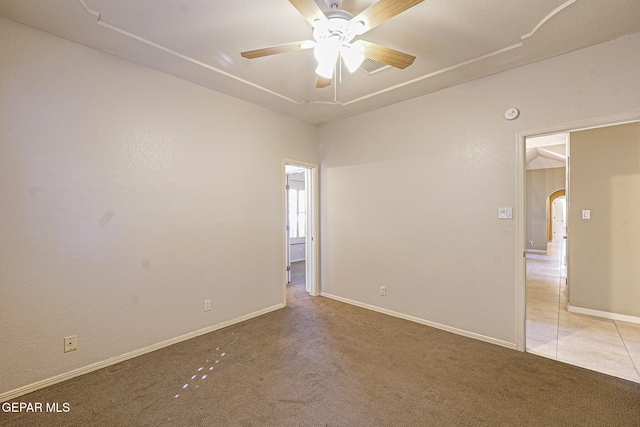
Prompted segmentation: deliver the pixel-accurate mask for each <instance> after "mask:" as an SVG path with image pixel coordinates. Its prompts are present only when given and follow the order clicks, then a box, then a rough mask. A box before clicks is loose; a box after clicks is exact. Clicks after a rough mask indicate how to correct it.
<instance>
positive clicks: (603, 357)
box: [516, 119, 640, 382]
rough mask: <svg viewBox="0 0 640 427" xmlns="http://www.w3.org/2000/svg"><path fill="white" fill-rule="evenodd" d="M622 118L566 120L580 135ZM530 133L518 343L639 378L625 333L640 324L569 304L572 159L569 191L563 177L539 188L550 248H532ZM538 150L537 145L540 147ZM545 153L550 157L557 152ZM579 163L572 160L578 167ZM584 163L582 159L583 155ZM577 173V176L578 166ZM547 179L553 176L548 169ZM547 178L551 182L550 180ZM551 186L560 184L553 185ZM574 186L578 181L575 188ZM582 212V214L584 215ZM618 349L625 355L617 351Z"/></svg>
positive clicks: (522, 141) (523, 186) (521, 201)
mask: <svg viewBox="0 0 640 427" xmlns="http://www.w3.org/2000/svg"><path fill="white" fill-rule="evenodd" d="M631 121H637V119H636V120H627V122H631ZM622 122H623V121H618V122H613V123H590V124H585V123H582V124H581V126H575V127H569V126H567V127H566V129H567V131H566V132H567V133H568V129H575V130H571V134H574V132H576V133H575V134H574V135H577V132H578V131H582V130H591V129H594V128H602V127H609V126H612V127H613V126H615V125H617V124H621V123H622ZM571 134H570V136H571ZM576 138H577V136H576ZM530 139H535V137H529V136H528V135H519V136H518V141H519V142H518V143H519V157H518V165H519V166H518V169H519V174H518V175H519V176H520V178H519V182H518V187H519V189H520V191H521V193H520V191H519V196H518V206H519V211H520V212H519V214H518V215H517V217H516V218H517V220H518V230H519V233H518V234H519V236H518V248H519V255H518V256H519V257H521V258H520V261H519V263H518V264H519V265H518V276H519V279H518V280H519V282H518V292H517V293H518V296H517V298H518V313H519V314H518V328H519V330H518V336H517V348H518V349H519V350H522V351H527V352H531V353H534V354H537V355H540V356H544V357H549V358H551V359H554V360H558V361H561V362H564V363H569V364H573V365H576V366H581V367H584V368H587V369H591V370H594V371H599V372H603V373H606V374H609V375H613V376H618V377H621V378H625V379H629V380H631V381H636V382H640V377H638V374H639V373H640V364H639V362H640V361H638V360H634V357H633V354H632V353H631V352H629V351H628V348H629V345H628V343H627V336H632V335H631V334H629V333H627V330H631V331H635V332H632V334H636V335H635V336H637V331H639V329H638V327H637V326H634V325H630V324H629V323H624V322H623V321H620V322H619V321H618V320H616V319H614V320H611V319H604V318H602V317H598V316H595V317H594V316H592V315H585V314H587V313H580V314H578V313H579V312H578V311H576V310H571V306H570V304H569V293H568V291H569V287H571V282H567V261H568V262H571V259H570V258H569V259H567V258H568V256H567V254H568V252H569V251H568V250H567V248H568V245H572V246H575V245H576V244H577V243H576V241H577V240H576V239H575V237H574V239H573V240H572V230H573V232H574V236H575V235H577V234H576V230H577V228H576V227H577V226H576V219H575V215H574V216H571V215H568V213H570V212H571V208H572V207H571V206H570V203H571V201H575V197H574V198H573V199H572V198H571V197H569V196H570V192H571V188H570V187H569V182H570V181H571V177H572V175H571V171H570V165H569V163H570V162H567V169H566V178H565V180H564V184H565V185H564V187H565V188H566V194H565V190H564V188H560V187H561V186H562V184H563V183H562V182H561V181H560V180H558V182H551V184H550V185H551V187H550V188H549V187H547V188H545V189H543V190H540V191H538V194H537V195H538V196H540V199H539V201H538V203H542V202H541V200H543V198H544V199H546V203H545V204H546V209H547V215H546V220H547V221H546V224H545V229H546V230H545V235H546V236H545V237H546V238H545V239H544V240H546V242H545V243H546V248H545V250H544V251H534V250H530V247H531V246H532V245H533V244H534V243H535V242H532V238H531V237H530V236H531V234H530V232H531V226H530V222H531V221H530V219H531V218H529V217H530V216H532V215H534V213H532V212H530V209H529V206H528V205H529V204H530V199H529V196H530V192H531V191H532V188H534V191H535V187H532V183H531V182H529V181H530V179H531V178H532V177H531V173H530V172H529V171H528V170H527V169H528V168H527V163H528V160H530V159H532V158H533V157H535V156H534V155H532V154H531V148H532V147H530V146H529V144H528V142H529V140H530ZM545 149H546V148H543V150H545ZM536 151H538V149H537V148H536ZM568 154H569V153H568V152H567V155H568ZM574 154H575V153H574ZM542 157H547V158H549V159H551V158H552V157H555V156H542ZM567 158H568V156H567ZM545 161H547V160H546V159H545ZM576 164H577V163H575V162H574V169H575V166H576ZM582 164H583V165H584V161H583V163H582ZM576 170H577V169H576ZM573 177H574V178H576V174H575V170H574V175H573ZM547 179H549V176H548V175H547ZM576 179H577V178H576ZM574 181H575V179H574ZM547 184H548V185H549V182H547ZM574 184H575V182H574ZM553 187H555V188H558V190H556V191H551V188H553ZM575 188H576V187H575V186H574V190H575ZM574 204H575V203H574ZM577 209H580V207H574V210H575V212H580V211H578V210H577ZM575 212H574V213H575ZM554 217H555V218H554ZM568 217H570V218H571V219H572V220H573V222H572V223H573V224H574V225H573V226H572V225H571V223H569V224H568V223H567V222H568V221H571V220H570V219H569V220H568ZM578 218H579V217H578ZM584 218H585V217H584V216H583V217H582V219H583V220H584ZM587 219H588V216H587ZM579 220H580V219H578V220H577V221H579ZM567 228H568V232H567ZM523 249H524V251H523ZM574 267H575V264H574ZM574 286H575V283H574ZM532 303H533V304H532ZM614 347H615V348H614ZM585 349H588V350H585ZM619 354H620V355H622V356H623V357H618V355H619ZM614 355H615V356H614ZM634 364H635V366H634Z"/></svg>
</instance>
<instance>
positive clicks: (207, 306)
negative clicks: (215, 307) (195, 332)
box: [204, 299, 211, 311]
mask: <svg viewBox="0 0 640 427" xmlns="http://www.w3.org/2000/svg"><path fill="white" fill-rule="evenodd" d="M204 311H211V300H210V299H206V300H204Z"/></svg>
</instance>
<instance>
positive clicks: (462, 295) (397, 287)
mask: <svg viewBox="0 0 640 427" xmlns="http://www.w3.org/2000/svg"><path fill="white" fill-rule="evenodd" d="M639 69H640V35H634V36H630V37H626V38H623V39H618V40H615V41H612V42H610V43H606V44H602V45H598V46H595V47H591V48H588V49H584V50H580V51H576V52H573V53H570V54H566V55H562V56H559V57H555V58H552V59H549V60H546V61H542V62H538V63H535V64H532V65H529V66H525V67H521V68H517V69H514V70H512V71H509V72H505V73H500V74H498V75H495V76H490V77H487V78H483V79H480V80H476V81H472V82H469V83H466V84H463V85H460V86H456V87H453V88H449V89H446V90H442V91H439V92H436V93H432V94H428V95H424V96H420V97H417V98H415V99H412V100H409V101H406V102H402V103H399V104H396V105H392V106H389V107H386V108H382V109H379V110H376V111H372V112H369V113H366V114H362V115H359V116H354V117H351V118H348V119H345V120H341V121H338V122H335V123H331V124H328V125H325V126H321V127H320V129H319V133H318V137H319V143H320V157H321V171H320V173H321V200H322V203H321V230H322V232H321V243H322V251H321V258H322V270H321V284H322V292H323V294H324V295H328V296H335V297H337V298H340V299H343V300H349V301H351V302H354V303H357V304H361V305H366V306H372V307H377V308H378V309H380V310H384V311H387V312H393V313H396V314H398V315H401V316H404V317H413V318H414V319H416V320H419V321H424V322H427V323H432V324H436V325H440V326H442V327H445V328H448V329H453V330H457V331H458V332H460V333H464V334H468V335H471V336H476V337H480V338H482V339H486V340H488V341H492V342H497V343H500V344H503V345H507V346H515V345H516V339H517V329H518V326H517V325H518V324H519V323H520V319H516V311H517V310H516V281H517V266H518V263H519V262H521V259H522V258H521V257H522V251H523V250H524V247H522V248H516V221H515V220H500V219H498V208H499V207H509V206H512V207H515V206H516V197H517V192H518V191H520V189H519V188H517V185H516V182H517V179H518V177H517V176H516V173H517V170H518V168H517V163H516V162H517V161H523V159H520V160H517V155H516V154H517V151H518V150H517V148H518V144H517V141H516V133H518V132H522V133H525V134H528V135H531V133H530V131H535V130H539V131H544V130H551V129H553V130H560V129H559V127H561V126H562V125H564V124H566V125H567V126H571V125H572V124H576V123H578V122H581V121H583V120H587V119H593V118H604V117H610V116H613V115H619V114H623V113H625V114H626V113H628V112H638V114H639V115H640V91H638V90H637V88H638V87H640V73H638V70H639ZM509 107H516V108H519V109H520V111H521V115H520V118H518V119H517V120H515V121H512V122H509V121H506V120H505V119H504V117H503V113H504V111H505V110H506V109H507V108H509ZM514 215H518V212H515V211H514ZM381 285H384V286H386V287H387V296H385V297H382V296H379V287H380V286H381Z"/></svg>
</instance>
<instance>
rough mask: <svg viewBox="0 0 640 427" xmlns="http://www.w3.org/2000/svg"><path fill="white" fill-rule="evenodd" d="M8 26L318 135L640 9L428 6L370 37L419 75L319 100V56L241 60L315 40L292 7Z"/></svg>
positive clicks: (583, 0)
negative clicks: (261, 110) (336, 123)
mask: <svg viewBox="0 0 640 427" xmlns="http://www.w3.org/2000/svg"><path fill="white" fill-rule="evenodd" d="M317 2H318V4H319V5H320V6H321V7H322V8H323V9H324V10H326V9H327V8H326V4H325V3H324V1H323V0H317ZM374 3H376V0H344V2H343V5H342V8H343V9H346V10H348V11H350V12H351V13H353V14H354V15H355V14H357V13H359V12H361V11H363V10H364V9H366V8H367V7H369V6H371V5H372V4H374ZM0 16H4V17H6V18H9V19H12V20H14V21H17V22H21V23H24V24H27V25H30V26H32V27H35V28H38V29H41V30H44V31H46V32H49V33H51V34H55V35H58V36H60V37H63V38H66V39H69V40H73V41H76V42H78V43H81V44H83V45H87V46H90V47H92V48H95V49H98V50H101V51H104V52H108V53H111V54H113V55H117V56H119V57H122V58H126V59H128V60H130V61H132V62H135V63H138V64H142V65H145V66H147V67H150V68H153V69H156V70H160V71H162V72H165V73H168V74H171V75H174V76H177V77H180V78H183V79H185V80H189V81H191V82H194V83H196V84H199V85H202V86H205V87H208V88H211V89H214V90H217V91H220V92H223V93H227V94H229V95H232V96H235V97H238V98H241V99H244V100H247V101H249V102H253V103H255V104H259V105H262V106H265V107H268V108H271V109H273V110H276V111H280V112H282V113H285V114H287V115H290V116H293V117H296V118H299V119H302V120H305V121H308V122H311V123H315V124H321V123H326V122H329V121H332V120H336V119H338V118H341V117H345V116H349V115H353V114H357V113H359V112H362V111H367V110H372V109H375V108H379V107H381V106H384V105H388V104H392V103H395V102H399V101H402V100H404V99H408V98H412V97H415V96H418V95H421V94H424V93H428V92H433V91H435V90H439V89H442V88H445V87H449V86H453V85H456V84H459V83H461V82H464V81H468V80H472V79H476V78H479V77H482V76H486V75H489V74H494V73H498V72H501V71H504V70H507V69H510V68H513V67H517V66H520V65H523V64H527V63H531V62H534V61H538V60H540V59H543V58H548V57H551V56H554V55H558V54H561V53H564V52H568V51H572V50H576V49H580V48H583V47H587V46H590V45H593V44H597V43H601V42H604V41H607V40H611V39H614V38H617V37H621V36H624V35H627V34H631V33H634V32H638V31H640V1H638V0H615V1H606V0H569V1H567V0H535V1H532V0H456V1H452V0H426V1H424V2H422V3H420V4H418V5H417V6H414V7H413V8H411V9H409V10H408V11H406V12H404V13H402V14H400V15H398V16H395V17H394V18H392V19H391V20H389V21H387V22H385V23H383V24H381V25H379V26H377V27H375V28H373V29H372V30H371V31H369V32H367V33H365V34H364V35H363V36H361V37H359V38H362V39H365V40H367V41H371V42H374V43H377V44H381V45H383V46H387V47H390V48H393V49H396V50H400V51H402V52H406V53H409V54H411V55H414V56H416V60H415V62H414V63H413V65H411V66H410V67H408V68H406V69H405V70H398V69H395V68H389V69H386V70H384V71H380V72H378V73H376V74H373V75H369V74H368V73H367V72H365V71H364V70H362V69H360V70H357V71H356V72H355V73H354V74H349V73H348V72H346V71H345V72H344V73H343V74H342V82H341V83H339V84H338V85H336V86H332V87H329V88H324V89H316V88H315V80H316V77H315V73H314V69H315V60H314V58H313V51H312V50H303V51H296V52H289V53H283V54H279V55H274V56H269V57H264V58H257V59H251V60H250V59H245V58H242V57H241V56H240V52H241V51H246V50H252V49H257V48H262V47H267V46H271V45H276V44H283V43H289V42H295V41H301V40H308V39H311V26H310V25H309V23H308V22H307V21H306V20H305V19H304V17H303V16H302V15H301V14H300V13H299V12H298V11H297V10H296V8H295V7H293V6H292V4H291V3H290V2H289V1H288V0H269V1H265V0H189V1H187V0H174V1H169V0H46V1H45V0H0Z"/></svg>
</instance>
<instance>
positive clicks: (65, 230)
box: [0, 18, 317, 394]
mask: <svg viewBox="0 0 640 427" xmlns="http://www.w3.org/2000/svg"><path fill="white" fill-rule="evenodd" d="M0 64H2V65H1V66H0V171H1V172H0V224H1V227H0V288H1V296H0V342H1V343H2V357H1V358H2V363H1V364H0V378H1V380H0V394H2V393H6V392H8V391H10V390H15V389H17V388H20V387H23V386H26V385H28V384H30V383H34V382H37V381H41V380H45V379H47V378H51V377H54V376H56V375H59V374H62V373H65V372H69V371H73V370H75V369H78V368H81V367H84V366H87V365H90V364H93V363H97V362H101V361H104V360H105V359H108V358H111V357H117V356H120V355H122V354H124V353H127V352H131V351H135V350H138V349H141V348H144V347H145V346H149V345H152V344H155V343H159V342H162V341H164V340H168V339H171V338H174V337H179V336H181V335H183V334H187V333H190V332H193V331H197V330H200V329H203V328H207V327H210V326H212V325H218V324H220V323H221V322H225V321H229V320H232V319H235V318H237V317H239V316H243V315H249V314H251V313H256V312H258V311H260V310H264V309H269V308H274V307H277V306H279V305H280V304H282V303H283V301H282V298H283V286H284V277H283V265H284V255H283V253H284V245H283V239H284V232H283V223H284V214H285V213H284V211H285V210H284V197H283V196H284V194H283V193H284V192H283V190H282V185H283V182H284V178H283V173H284V171H283V170H282V158H284V157H286V158H290V159H298V160H300V161H307V162H317V145H316V128H315V127H314V126H311V125H308V124H305V123H302V122H300V121H297V120H293V119H289V118H286V117H284V116H281V115H279V114H276V113H273V112H271V111H269V110H265V109H263V108H260V107H257V106H254V105H251V104H248V103H245V102H242V101H240V100H237V99H235V98H231V97H228V96H226V95H222V94H220V93H216V92H213V91H210V90H207V89H204V88H202V87H198V86H195V85H193V84H191V83H188V82H185V81H182V80H179V79H176V78H174V77H171V76H168V75H165V74H161V73H158V72H154V71H151V70H149V69H146V68H143V67H140V66H137V65H134V64H131V63H129V62H126V61H123V60H121V59H119V58H116V57H113V56H110V55H106V54H103V53H99V52H97V51H94V50H91V49H88V48H86V47H83V46H80V45H78V44H74V43H71V42H68V41H65V40H63V39H60V38H56V37H53V36H50V35H47V34H45V33H42V32H39V31H36V30H33V29H30V28H28V27H25V26H22V25H19V24H16V23H13V22H11V21H7V20H4V19H2V18H0ZM238 171H242V173H238ZM231 178H233V179H231ZM247 266H250V268H247ZM204 299H211V300H212V305H213V309H212V311H211V312H206V313H205V312H204V310H203V300H204ZM71 334H77V335H78V341H79V349H78V350H77V351H75V352H72V353H67V354H64V353H63V351H62V350H63V337H65V336H67V335H71Z"/></svg>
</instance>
